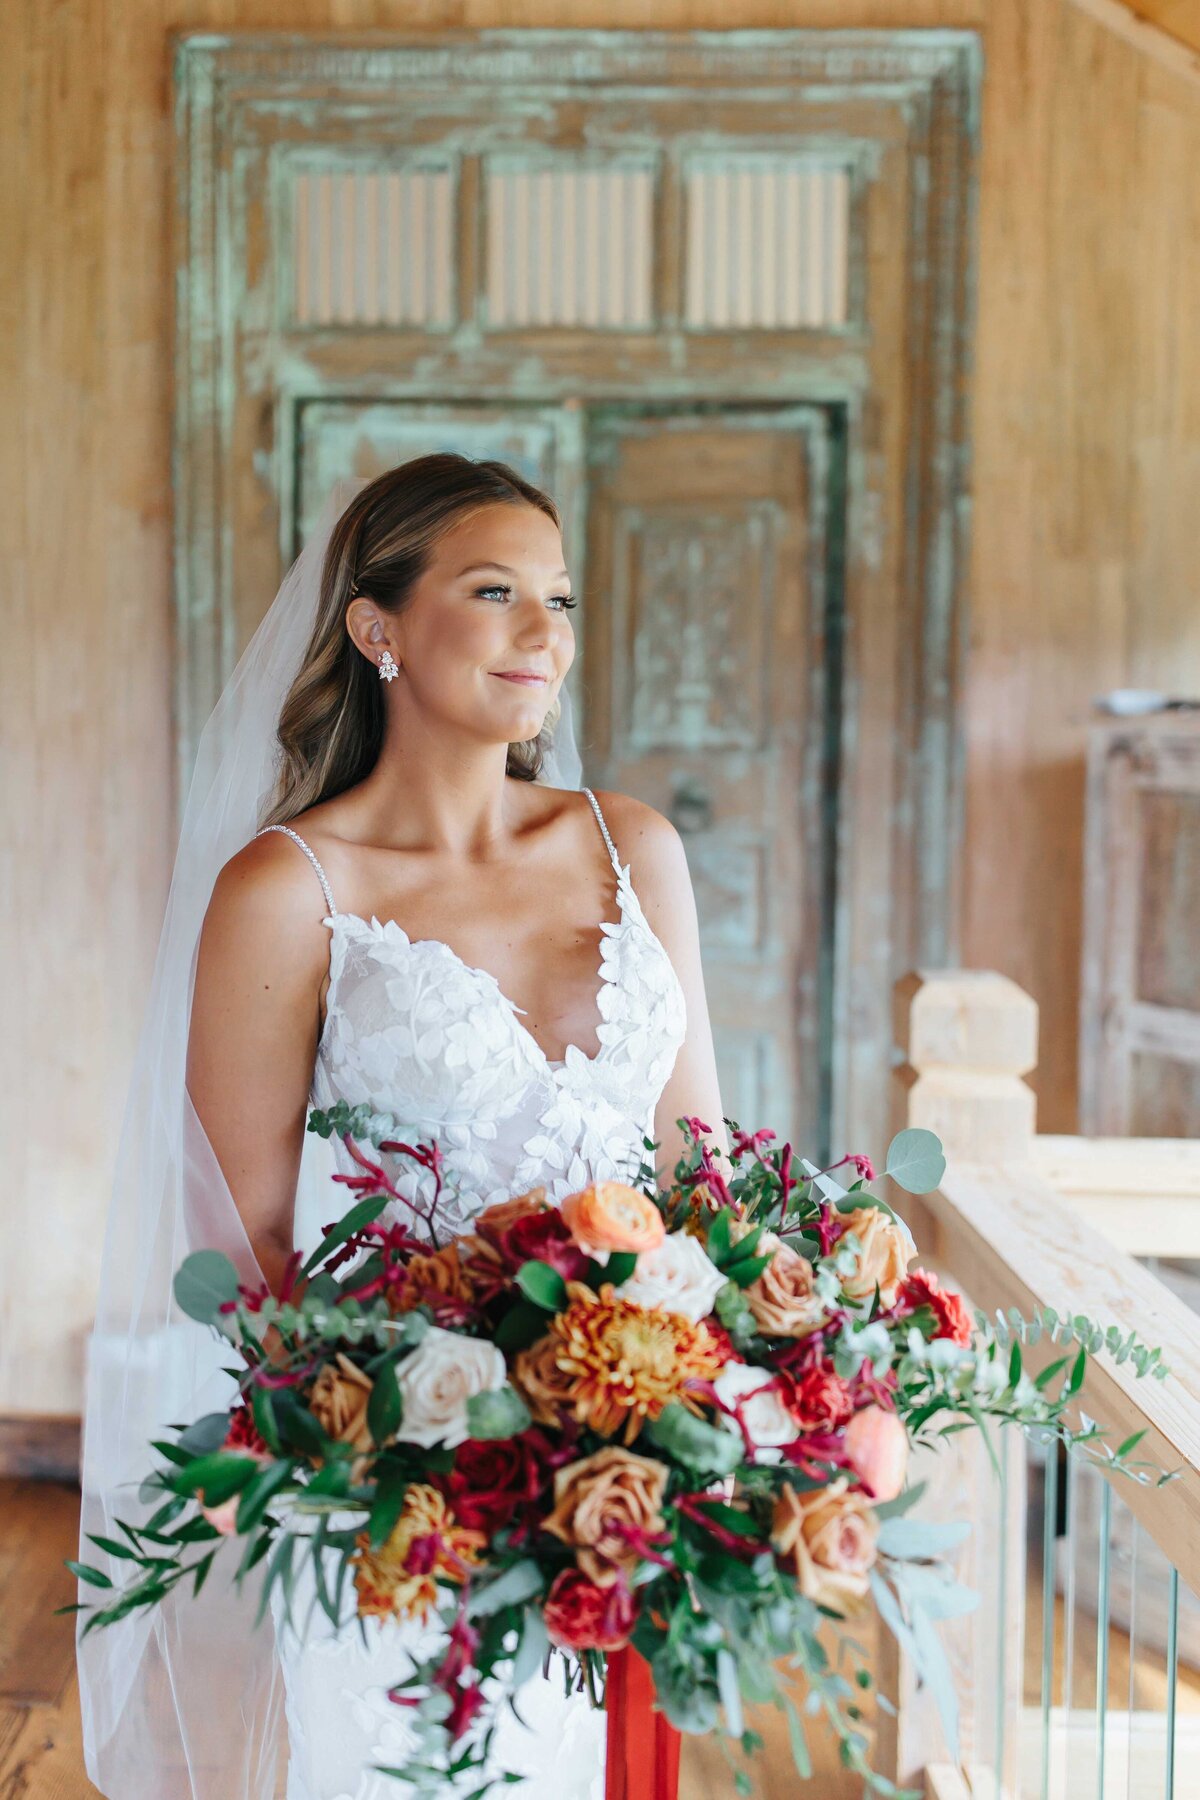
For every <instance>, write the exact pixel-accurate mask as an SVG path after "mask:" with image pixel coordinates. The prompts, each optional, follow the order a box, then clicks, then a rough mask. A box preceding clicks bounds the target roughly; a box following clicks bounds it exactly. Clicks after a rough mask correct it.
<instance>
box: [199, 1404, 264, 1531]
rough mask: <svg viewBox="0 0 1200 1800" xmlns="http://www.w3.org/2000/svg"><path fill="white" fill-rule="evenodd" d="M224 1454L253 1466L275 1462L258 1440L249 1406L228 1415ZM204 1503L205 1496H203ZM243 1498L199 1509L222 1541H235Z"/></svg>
mask: <svg viewBox="0 0 1200 1800" xmlns="http://www.w3.org/2000/svg"><path fill="white" fill-rule="evenodd" d="M221 1448H222V1450H229V1451H231V1452H233V1453H234V1454H235V1455H237V1456H248V1457H249V1458H250V1460H251V1461H252V1462H256V1463H260V1464H265V1463H269V1462H273V1461H274V1457H273V1456H272V1454H271V1452H270V1450H269V1449H268V1447H267V1445H266V1444H265V1443H264V1442H263V1440H262V1438H261V1437H260V1436H259V1433H258V1427H257V1426H256V1425H255V1423H254V1414H253V1413H252V1412H251V1410H250V1408H249V1407H248V1406H246V1405H244V1404H243V1405H239V1406H235V1407H234V1409H233V1411H232V1412H231V1413H230V1415H229V1430H228V1431H227V1432H226V1433H225V1441H224V1443H223V1444H222V1445H221ZM200 1498H201V1500H203V1495H201V1496H200ZM240 1499H241V1495H240V1494H231V1495H230V1497H229V1499H228V1500H222V1501H221V1502H220V1503H219V1505H217V1506H204V1505H203V1504H202V1505H201V1507H200V1511H201V1513H202V1514H203V1515H204V1517H205V1518H206V1519H207V1520H208V1522H209V1524H210V1525H212V1526H213V1527H214V1528H215V1529H216V1530H217V1531H219V1532H220V1534H221V1536H222V1537H232V1536H233V1534H234V1533H235V1531H236V1530H237V1509H238V1501H239V1500H240Z"/></svg>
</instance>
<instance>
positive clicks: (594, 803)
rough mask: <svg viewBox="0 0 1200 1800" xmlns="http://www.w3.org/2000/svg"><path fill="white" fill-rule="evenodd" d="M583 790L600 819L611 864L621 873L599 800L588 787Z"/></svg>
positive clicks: (615, 847)
mask: <svg viewBox="0 0 1200 1800" xmlns="http://www.w3.org/2000/svg"><path fill="white" fill-rule="evenodd" d="M583 791H584V793H585V794H586V795H587V797H588V799H589V800H590V801H591V803H592V811H593V812H594V813H595V815H596V817H597V819H598V820H599V821H600V829H601V831H602V832H603V833H604V841H605V843H606V844H607V845H608V854H609V856H610V857H611V859H612V866H613V868H614V869H615V870H616V871H617V874H618V875H619V874H620V873H621V861H620V858H619V857H618V855H617V846H616V845H615V844H614V843H613V841H612V838H611V836H610V835H609V830H608V826H607V825H606V824H605V823H604V814H603V813H602V812H601V811H600V802H599V801H598V800H597V798H596V796H595V794H593V792H592V790H591V788H590V787H585V788H584V790H583Z"/></svg>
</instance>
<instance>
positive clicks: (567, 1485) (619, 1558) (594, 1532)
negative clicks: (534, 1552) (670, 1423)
mask: <svg viewBox="0 0 1200 1800" xmlns="http://www.w3.org/2000/svg"><path fill="white" fill-rule="evenodd" d="M666 1487H667V1466H666V1464H665V1463H661V1462H652V1461H651V1460H650V1458H649V1457H646V1456H637V1455H635V1454H634V1452H633V1451H632V1450H623V1449H621V1448H620V1446H619V1445H616V1444H610V1445H608V1446H607V1447H606V1448H605V1449H603V1450H597V1451H596V1452H595V1453H594V1455H592V1456H585V1457H584V1458H583V1459H582V1461H580V1462H574V1463H568V1464H567V1466H566V1468H565V1469H559V1470H557V1471H556V1473H555V1476H554V1511H553V1512H552V1513H551V1514H550V1516H549V1518H548V1519H547V1520H546V1521H545V1525H544V1529H545V1530H546V1531H549V1532H552V1533H553V1534H554V1536H555V1537H558V1538H561V1539H562V1541H563V1543H564V1544H570V1546H571V1547H572V1549H573V1550H574V1551H575V1553H576V1561H577V1562H578V1564H579V1567H580V1568H581V1569H582V1570H583V1573H584V1574H585V1575H588V1576H590V1577H591V1579H592V1580H593V1581H594V1582H595V1583H596V1585H597V1587H602V1588H603V1587H611V1586H612V1584H613V1582H615V1581H616V1579H617V1577H618V1575H620V1574H624V1575H625V1576H626V1577H627V1578H628V1577H631V1576H632V1574H633V1572H634V1570H635V1568H636V1567H637V1564H638V1561H639V1559H640V1554H641V1553H640V1550H639V1548H638V1543H637V1539H638V1538H639V1537H643V1536H653V1535H654V1533H655V1532H659V1531H661V1530H662V1529H663V1516H662V1510H661V1509H662V1502H663V1495H664V1494H665V1492H666ZM631 1540H632V1541H631Z"/></svg>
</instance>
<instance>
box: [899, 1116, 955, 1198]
mask: <svg viewBox="0 0 1200 1800" xmlns="http://www.w3.org/2000/svg"><path fill="white" fill-rule="evenodd" d="M945 1173H946V1158H945V1156H944V1155H943V1154H942V1141H941V1139H940V1138H939V1137H937V1136H936V1135H935V1133H934V1132H932V1131H925V1130H922V1129H921V1128H920V1127H919V1126H910V1127H909V1128H908V1129H907V1130H906V1131H898V1132H897V1133H896V1135H895V1137H894V1138H893V1139H892V1141H891V1143H890V1144H889V1146H888V1153H887V1163H886V1165H885V1167H884V1174H885V1175H890V1176H891V1178H892V1180H893V1181H894V1182H895V1183H896V1184H897V1186H898V1187H902V1188H903V1189H904V1190H905V1192H906V1193H909V1194H929V1193H932V1192H933V1190H934V1188H936V1187H937V1186H939V1184H940V1183H941V1180H942V1177H943V1176H944V1175H945Z"/></svg>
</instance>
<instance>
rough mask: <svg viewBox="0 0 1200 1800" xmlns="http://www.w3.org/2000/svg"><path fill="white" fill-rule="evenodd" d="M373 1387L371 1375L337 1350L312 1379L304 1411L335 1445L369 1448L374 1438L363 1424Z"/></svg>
mask: <svg viewBox="0 0 1200 1800" xmlns="http://www.w3.org/2000/svg"><path fill="white" fill-rule="evenodd" d="M374 1386H375V1383H374V1382H373V1381H372V1380H371V1377H370V1376H369V1375H364V1374H363V1372H362V1370H361V1369H359V1368H356V1367H355V1365H354V1364H353V1363H352V1362H351V1361H350V1358H349V1357H348V1356H346V1355H344V1354H343V1352H342V1351H341V1350H339V1351H338V1353H337V1356H336V1358H335V1359H334V1361H333V1362H331V1363H326V1365H325V1367H324V1368H323V1369H322V1370H321V1373H320V1374H319V1375H318V1376H317V1379H316V1380H315V1381H314V1382H313V1385H312V1392H311V1394H310V1395H309V1397H308V1410H309V1412H310V1413H311V1414H312V1416H313V1418H314V1419H315V1420H316V1421H317V1424H318V1425H319V1426H320V1427H321V1429H322V1430H323V1431H324V1432H326V1433H327V1435H328V1436H329V1437H331V1438H334V1439H336V1440H337V1442H338V1443H339V1444H349V1445H350V1446H351V1448H352V1449H354V1450H358V1451H360V1452H361V1451H367V1450H371V1449H373V1448H374V1442H375V1440H374V1439H373V1438H372V1436H371V1428H370V1426H369V1425H368V1424H367V1402H368V1401H369V1400H370V1398H371V1389H372V1388H373V1387H374Z"/></svg>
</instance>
